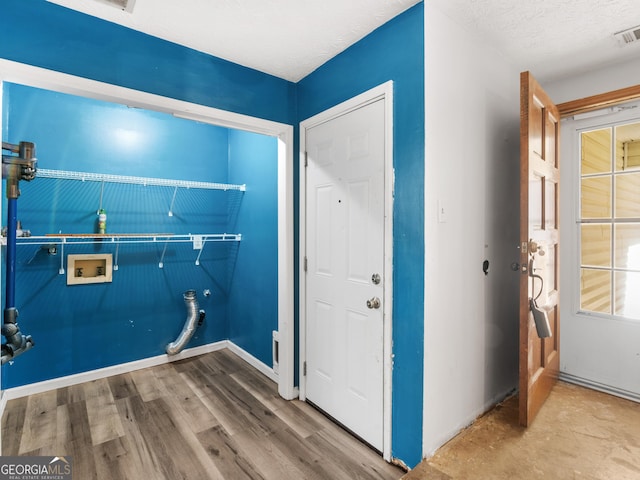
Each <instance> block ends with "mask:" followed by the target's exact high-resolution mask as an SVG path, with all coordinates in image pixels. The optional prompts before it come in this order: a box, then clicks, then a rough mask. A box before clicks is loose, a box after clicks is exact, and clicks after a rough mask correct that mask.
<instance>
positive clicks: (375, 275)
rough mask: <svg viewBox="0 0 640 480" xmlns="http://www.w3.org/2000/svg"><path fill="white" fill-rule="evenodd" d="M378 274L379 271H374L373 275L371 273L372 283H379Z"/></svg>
mask: <svg viewBox="0 0 640 480" xmlns="http://www.w3.org/2000/svg"><path fill="white" fill-rule="evenodd" d="M380 280H381V278H380V274H379V273H374V274H373V275H371V282H372V283H373V284H374V285H380Z"/></svg>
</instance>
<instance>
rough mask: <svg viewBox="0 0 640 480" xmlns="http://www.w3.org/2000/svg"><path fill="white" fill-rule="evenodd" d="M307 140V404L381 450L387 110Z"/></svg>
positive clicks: (352, 117)
mask: <svg viewBox="0 0 640 480" xmlns="http://www.w3.org/2000/svg"><path fill="white" fill-rule="evenodd" d="M305 140H306V149H307V159H308V166H307V182H306V192H307V193H306V226H307V232H306V243H307V245H306V251H307V274H306V298H307V301H306V337H305V344H306V362H307V364H306V372H307V375H306V398H307V399H308V400H309V401H310V402H312V403H314V404H315V405H317V406H318V407H319V408H321V409H322V410H324V411H325V412H327V413H328V414H329V415H331V416H332V417H334V418H335V419H336V420H337V421H339V422H340V423H342V424H343V425H344V426H345V427H347V428H348V429H350V430H351V431H353V432H354V433H355V434H356V435H358V436H360V437H361V438H362V439H364V440H365V441H366V442H368V443H369V444H371V445H372V446H373V447H375V448H377V449H378V450H381V451H382V449H383V403H384V402H383V393H384V387H383V372H384V359H383V340H384V327H383V318H384V315H383V311H384V305H382V303H383V301H384V288H385V271H384V263H385V262H384V239H385V235H384V234H385V232H384V225H385V222H384V214H385V205H384V198H385V196H384V192H385V189H384V184H385V178H384V173H385V102H384V100H382V99H380V100H377V101H375V102H373V103H370V104H368V105H365V106H362V107H360V108H358V109H356V110H352V111H350V112H348V113H346V114H344V115H341V116H339V117H337V118H333V119H332V120H329V121H327V122H325V123H321V124H319V125H317V126H313V127H312V128H310V129H308V130H306V139H305Z"/></svg>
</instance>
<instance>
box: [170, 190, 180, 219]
mask: <svg viewBox="0 0 640 480" xmlns="http://www.w3.org/2000/svg"><path fill="white" fill-rule="evenodd" d="M177 193H178V186H177V185H176V186H175V187H173V198H172V199H171V205H169V216H170V217H173V204H174V203H175V202H176V194H177Z"/></svg>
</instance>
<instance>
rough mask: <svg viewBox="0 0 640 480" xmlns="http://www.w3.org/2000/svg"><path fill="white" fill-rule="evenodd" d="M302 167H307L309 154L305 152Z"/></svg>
mask: <svg viewBox="0 0 640 480" xmlns="http://www.w3.org/2000/svg"><path fill="white" fill-rule="evenodd" d="M304 166H305V167H308V166H309V154H308V153H307V152H304Z"/></svg>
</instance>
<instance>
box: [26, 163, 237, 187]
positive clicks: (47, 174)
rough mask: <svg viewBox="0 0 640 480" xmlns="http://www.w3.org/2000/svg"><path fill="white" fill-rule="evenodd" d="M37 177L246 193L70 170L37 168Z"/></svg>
mask: <svg viewBox="0 0 640 480" xmlns="http://www.w3.org/2000/svg"><path fill="white" fill-rule="evenodd" d="M37 177H39V178H53V179H59V180H80V181H83V182H85V181H90V182H109V183H128V184H134V185H143V186H147V185H153V186H157V187H182V188H199V189H205V190H225V191H226V190H238V191H241V192H244V191H246V189H247V187H246V185H245V184H243V185H237V184H231V183H212V182H197V181H189V180H175V179H169V178H151V177H132V176H128V175H110V174H106V173H90V172H74V171H70V170H51V169H48V168H38V173H37Z"/></svg>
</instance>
